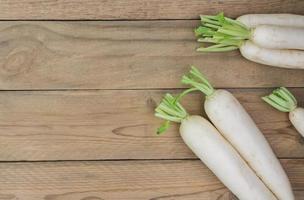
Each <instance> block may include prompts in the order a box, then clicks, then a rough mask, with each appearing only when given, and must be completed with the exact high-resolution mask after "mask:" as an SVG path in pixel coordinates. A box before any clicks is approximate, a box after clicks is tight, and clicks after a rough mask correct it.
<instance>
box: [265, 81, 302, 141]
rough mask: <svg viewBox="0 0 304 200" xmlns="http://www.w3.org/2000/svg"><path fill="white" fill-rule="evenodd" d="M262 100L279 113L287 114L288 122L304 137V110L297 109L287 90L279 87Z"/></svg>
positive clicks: (291, 95)
mask: <svg viewBox="0 0 304 200" xmlns="http://www.w3.org/2000/svg"><path fill="white" fill-rule="evenodd" d="M262 99H263V100H264V101H265V102H267V103H268V104H269V105H271V106H272V107H274V108H276V109H277V110H279V111H282V112H289V120H290V121H291V123H292V125H293V126H294V127H295V128H296V130H297V131H298V132H299V133H300V134H301V135H302V136H303V137H304V108H301V107H297V100H296V98H295V97H294V96H293V94H292V93H291V92H290V91H289V90H288V89H287V88H285V87H280V88H278V89H276V90H274V91H273V92H272V93H271V94H270V95H268V96H265V97H262Z"/></svg>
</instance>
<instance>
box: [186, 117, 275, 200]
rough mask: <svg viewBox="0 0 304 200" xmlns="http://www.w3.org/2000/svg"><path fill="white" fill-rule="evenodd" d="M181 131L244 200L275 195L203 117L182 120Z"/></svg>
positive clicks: (189, 145) (191, 145) (227, 185)
mask: <svg viewBox="0 0 304 200" xmlns="http://www.w3.org/2000/svg"><path fill="white" fill-rule="evenodd" d="M180 133H181V136H182V138H183V140H184V142H185V143H186V144H187V146H188V147H189V148H190V149H191V150H192V151H193V152H194V154H195V155H196V156H197V157H199V159H200V160H201V161H202V162H203V163H204V164H205V165H206V166H207V167H208V168H209V169H210V170H211V171H212V172H213V173H214V174H215V175H216V176H217V177H218V178H219V179H220V180H221V181H222V183H223V184H224V185H225V186H226V187H227V188H229V189H230V190H231V191H232V193H234V194H235V195H236V196H237V197H238V198H239V199H242V200H246V199H247V200H249V199H252V200H253V199H254V200H263V199H265V200H270V199H276V198H275V196H274V195H273V194H272V193H271V192H270V191H269V190H268V188H266V186H265V185H264V184H263V183H262V181H261V180H260V179H259V178H258V177H257V176H256V175H255V173H254V172H253V171H252V170H251V169H250V168H249V166H248V165H247V164H246V163H245V161H244V160H242V158H241V157H240V156H239V154H238V153H237V152H236V151H235V149H234V148H233V147H232V146H231V145H230V144H229V143H228V142H227V141H226V140H225V139H224V137H223V136H222V135H221V134H220V133H219V132H218V131H217V130H216V129H215V128H214V127H213V125H211V123H210V122H208V121H207V120H206V119H204V118H202V117H200V116H190V117H188V118H186V119H185V120H183V121H182V124H181V126H180Z"/></svg>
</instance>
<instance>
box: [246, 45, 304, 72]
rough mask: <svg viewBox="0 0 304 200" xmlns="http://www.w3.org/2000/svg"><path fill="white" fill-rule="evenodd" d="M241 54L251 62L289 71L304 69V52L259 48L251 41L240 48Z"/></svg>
mask: <svg viewBox="0 0 304 200" xmlns="http://www.w3.org/2000/svg"><path fill="white" fill-rule="evenodd" d="M240 52H241V54H242V55H243V56H244V57H245V58H247V59H248V60H251V61H253V62H257V63H261V64H264V65H271V66H277V67H282V68H289V69H304V51H300V50H278V49H266V48H262V47H259V46H257V45H255V44H254V43H252V42H251V41H245V42H244V43H243V44H242V45H241V46H240Z"/></svg>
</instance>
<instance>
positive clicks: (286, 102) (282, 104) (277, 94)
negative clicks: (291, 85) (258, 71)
mask: <svg viewBox="0 0 304 200" xmlns="http://www.w3.org/2000/svg"><path fill="white" fill-rule="evenodd" d="M262 99H263V100H264V101H265V102H267V103H268V104H269V105H271V106H272V107H274V108H276V109H277V110H279V111H282V112H291V111H293V110H294V109H295V108H296V107H297V100H296V98H295V97H294V96H293V94H292V93H291V92H290V91H289V90H288V89H287V88H285V87H280V88H278V89H275V90H274V91H273V92H272V93H271V94H270V95H268V96H264V97H262Z"/></svg>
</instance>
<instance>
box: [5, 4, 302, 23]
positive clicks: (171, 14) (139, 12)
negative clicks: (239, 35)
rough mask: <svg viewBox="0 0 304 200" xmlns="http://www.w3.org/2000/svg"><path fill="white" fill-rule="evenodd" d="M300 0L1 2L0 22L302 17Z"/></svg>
mask: <svg viewBox="0 0 304 200" xmlns="http://www.w3.org/2000/svg"><path fill="white" fill-rule="evenodd" d="M303 7H304V3H303V1H301V0H289V1H284V0H258V1H250V0H241V1H237V0H225V1H223V0H214V1H210V0H188V1H184V0H167V1H162V0H115V1H111V0H103V1H99V0H86V1H82V0H57V1H51V0H36V1H32V0H1V4H0V19H6V20H7V19H9V20H12V19H14V20H15V19H65V20H75V19H106V20H112V19H115V20H117V19H129V20H130V19H197V18H198V15H199V14H214V13H216V12H220V11H224V12H225V13H226V14H228V15H229V16H233V17H236V16H239V15H242V14H246V13H274V12H275V13H278V12H284V13H288V12H292V13H298V14H303V13H304V10H303Z"/></svg>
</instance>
